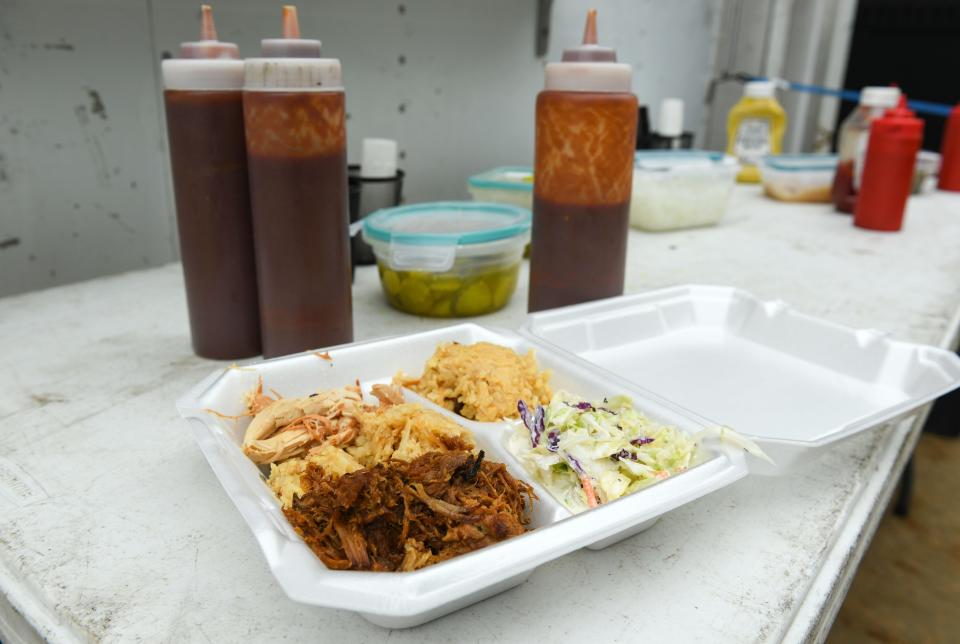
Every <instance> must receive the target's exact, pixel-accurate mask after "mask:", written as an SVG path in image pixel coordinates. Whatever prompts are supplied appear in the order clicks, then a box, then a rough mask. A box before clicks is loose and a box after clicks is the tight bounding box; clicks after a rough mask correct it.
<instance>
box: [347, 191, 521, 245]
mask: <svg viewBox="0 0 960 644" xmlns="http://www.w3.org/2000/svg"><path fill="white" fill-rule="evenodd" d="M531 220H532V216H531V214H530V211H529V210H528V209H526V208H520V207H519V206H510V205H507V204H499V203H486V202H483V201H437V202H432V203H422V204H413V205H410V206H400V207H398V208H385V209H383V210H378V211H376V212H375V213H373V214H371V215H369V216H368V217H366V218H365V219H364V220H363V235H364V237H366V238H367V239H368V240H375V241H380V242H386V243H393V244H404V245H411V246H419V245H422V246H469V245H473V244H484V243H487V242H492V241H497V240H501V239H509V238H511V237H517V236H519V235H523V234H525V233H527V232H528V231H529V230H530V226H531Z"/></svg>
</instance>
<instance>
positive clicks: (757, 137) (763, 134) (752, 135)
mask: <svg viewBox="0 0 960 644" xmlns="http://www.w3.org/2000/svg"><path fill="white" fill-rule="evenodd" d="M733 153H734V155H736V157H737V158H738V159H740V161H742V162H744V163H746V164H749V165H757V164H758V163H760V158H761V157H762V156H763V155H765V154H769V153H770V119H765V118H747V119H743V120H742V121H740V124H739V125H738V126H737V133H736V136H734V138H733Z"/></svg>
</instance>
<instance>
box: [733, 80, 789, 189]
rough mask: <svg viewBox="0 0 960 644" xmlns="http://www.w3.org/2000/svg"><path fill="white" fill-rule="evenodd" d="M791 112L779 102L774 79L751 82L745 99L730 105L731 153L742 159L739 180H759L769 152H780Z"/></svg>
mask: <svg viewBox="0 0 960 644" xmlns="http://www.w3.org/2000/svg"><path fill="white" fill-rule="evenodd" d="M786 129H787V113H786V112H785V111H784V110H783V106H781V105H780V103H778V102H777V97H776V95H775V94H774V84H773V82H771V81H750V82H748V83H747V84H746V85H745V86H744V89H743V98H741V99H740V100H739V101H738V102H737V104H736V105H734V106H733V107H732V108H730V114H729V115H728V116H727V154H732V155H733V156H735V157H737V159H738V160H739V161H740V165H741V170H740V173H739V174H737V181H740V182H741V183H759V182H760V169H759V168H758V167H757V165H758V164H759V163H760V159H761V157H763V156H765V155H767V154H780V151H781V149H782V147H783V133H784V131H785V130H786Z"/></svg>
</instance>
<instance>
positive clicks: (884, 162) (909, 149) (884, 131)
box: [853, 96, 923, 232]
mask: <svg viewBox="0 0 960 644" xmlns="http://www.w3.org/2000/svg"><path fill="white" fill-rule="evenodd" d="M922 140H923V121H921V120H920V119H918V118H917V117H916V116H914V114H913V112H911V111H910V109H909V108H907V99H906V97H905V96H901V97H900V104H899V105H898V106H897V107H895V108H893V109H890V110H887V111H886V112H885V113H884V115H883V116H881V117H880V118H878V119H875V120H874V121H873V123H871V124H870V140H869V141H868V143H867V155H866V157H865V159H864V162H863V180H862V182H861V184H860V194H859V196H858V197H857V204H856V206H855V208H854V211H853V223H854V225H856V226H858V227H860V228H869V229H871V230H883V231H889V232H892V231H897V230H900V227H901V225H902V223H903V211H904V209H905V208H906V205H907V197H909V196H910V184H911V182H912V181H913V169H914V165H915V164H916V162H917V152H919V151H920V143H921V141H922Z"/></svg>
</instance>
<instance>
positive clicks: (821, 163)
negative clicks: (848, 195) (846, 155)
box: [760, 154, 837, 203]
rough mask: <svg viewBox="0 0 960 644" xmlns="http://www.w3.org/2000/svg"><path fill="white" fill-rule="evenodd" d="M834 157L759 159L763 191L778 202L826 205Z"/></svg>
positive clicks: (831, 184) (835, 164)
mask: <svg viewBox="0 0 960 644" xmlns="http://www.w3.org/2000/svg"><path fill="white" fill-rule="evenodd" d="M836 171H837V156H836V155H834V154H781V155H777V156H765V157H763V158H762V159H761V160H760V175H761V177H762V180H763V191H764V192H765V193H766V194H767V196H768V197H773V198H774V199H779V200H780V201H795V202H809V203H830V189H831V187H832V186H833V175H834V173H835V172H836Z"/></svg>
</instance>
